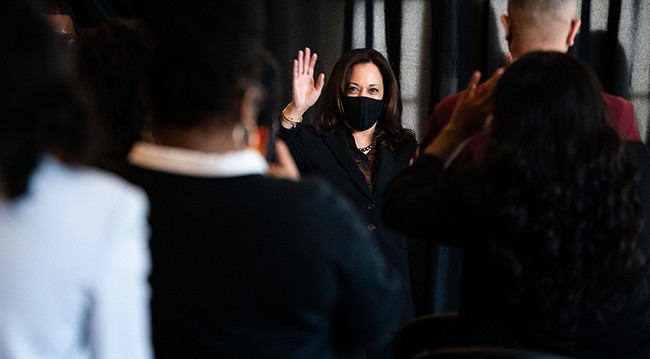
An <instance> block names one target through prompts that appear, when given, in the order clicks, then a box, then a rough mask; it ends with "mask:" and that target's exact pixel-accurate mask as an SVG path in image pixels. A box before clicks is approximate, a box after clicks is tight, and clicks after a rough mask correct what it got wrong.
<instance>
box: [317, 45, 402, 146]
mask: <svg viewBox="0 0 650 359" xmlns="http://www.w3.org/2000/svg"><path fill="white" fill-rule="evenodd" d="M367 63H372V64H374V65H376V66H377V68H379V72H380V73H381V76H382V78H383V80H384V110H383V111H382V113H381V116H380V117H379V120H378V122H377V127H376V129H375V137H376V138H377V142H378V143H380V144H381V145H382V146H384V147H386V148H388V149H390V150H391V151H394V150H395V149H396V148H398V147H399V146H401V145H402V144H404V143H406V142H408V141H409V140H410V139H411V138H412V137H413V136H414V134H413V131H411V130H407V129H405V128H403V127H402V98H401V96H400V92H399V87H398V84H397V79H396V78H395V74H394V73H393V69H392V68H391V67H390V63H389V62H388V60H387V59H386V58H385V57H384V55H382V54H381V53H379V52H378V51H376V50H373V49H355V50H352V51H349V52H347V53H345V54H343V56H341V58H340V59H339V60H338V61H337V62H336V64H335V65H334V69H332V74H331V75H330V77H329V80H328V81H327V84H326V85H325V88H324V89H323V94H322V97H321V103H320V106H319V108H318V116H317V117H316V120H315V121H314V128H315V129H316V131H317V132H318V133H319V134H321V135H325V134H328V133H331V132H332V131H333V130H334V128H336V126H338V124H339V123H340V122H341V121H342V119H343V118H345V110H344V109H343V104H342V102H341V98H342V97H345V96H346V93H347V87H348V83H349V82H350V74H351V73H352V68H353V67H354V66H355V65H357V64H367Z"/></svg>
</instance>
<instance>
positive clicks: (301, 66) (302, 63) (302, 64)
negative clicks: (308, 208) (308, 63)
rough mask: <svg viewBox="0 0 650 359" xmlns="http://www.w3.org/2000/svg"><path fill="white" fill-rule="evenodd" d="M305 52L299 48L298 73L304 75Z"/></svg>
mask: <svg viewBox="0 0 650 359" xmlns="http://www.w3.org/2000/svg"><path fill="white" fill-rule="evenodd" d="M303 60H304V59H303V52H302V50H298V75H302V73H303V67H304V62H303Z"/></svg>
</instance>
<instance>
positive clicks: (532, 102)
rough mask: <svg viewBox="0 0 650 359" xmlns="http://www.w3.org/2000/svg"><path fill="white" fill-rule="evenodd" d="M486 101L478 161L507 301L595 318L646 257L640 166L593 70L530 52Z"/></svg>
mask: <svg viewBox="0 0 650 359" xmlns="http://www.w3.org/2000/svg"><path fill="white" fill-rule="evenodd" d="M493 110H494V119H493V122H492V127H491V131H492V134H491V138H490V141H489V143H488V145H487V148H486V153H485V156H486V163H485V166H486V167H485V168H486V174H487V183H488V186H489V187H490V190H491V195H492V196H493V201H494V204H495V206H496V207H497V208H499V211H498V214H497V216H498V223H497V224H495V225H496V226H498V228H500V229H501V230H502V232H500V234H501V236H500V238H498V239H495V241H494V243H495V245H494V254H495V258H494V259H495V264H496V266H495V268H496V269H497V270H499V271H500V275H501V276H502V277H501V279H499V280H498V281H499V283H501V284H502V285H503V286H504V287H505V288H507V291H506V292H507V293H508V294H507V297H508V300H509V301H511V304H515V305H517V304H522V303H525V304H526V305H525V307H527V308H530V307H531V306H532V307H536V308H539V310H540V313H541V315H542V317H543V318H552V319H553V320H560V321H561V322H563V323H566V324H567V325H569V328H573V329H574V330H575V329H576V328H577V326H578V324H579V323H580V322H581V321H582V320H594V319H595V320H602V319H603V318H604V317H605V315H606V314H608V313H611V312H613V311H615V310H617V309H619V308H621V307H622V306H623V305H624V304H625V303H626V300H627V298H628V297H629V293H630V292H631V291H632V290H633V289H634V286H635V283H636V282H637V280H638V279H639V278H640V277H639V276H641V275H646V273H647V265H646V257H645V254H644V253H643V251H642V249H641V248H640V247H639V243H638V241H639V234H640V231H641V228H642V224H643V217H644V209H643V205H642V202H641V199H640V195H639V193H638V181H639V179H638V177H639V175H638V169H637V168H636V166H635V164H634V161H633V158H631V154H630V153H628V152H627V151H626V147H625V145H624V142H623V141H622V139H621V138H620V137H619V135H618V132H617V131H616V129H615V127H614V125H613V123H612V122H611V120H610V119H609V117H608V112H607V110H606V108H605V105H604V102H603V93H602V89H601V87H600V84H599V82H598V80H597V79H596V77H595V75H594V74H593V73H592V71H591V70H590V69H589V68H588V67H587V66H586V65H585V64H584V63H583V62H582V61H580V60H578V59H577V58H575V57H573V56H570V55H566V54H561V53H555V52H536V53H531V54H528V55H526V56H523V57H522V58H520V59H518V60H517V61H516V62H515V63H514V64H513V65H512V66H510V67H509V68H508V69H507V71H506V72H505V73H504V75H503V77H502V78H501V80H500V82H499V84H498V86H497V88H496V90H495V94H494V102H493ZM504 232H505V233H504ZM503 274H505V275H506V276H505V278H504V277H503ZM495 278H496V277H495Z"/></svg>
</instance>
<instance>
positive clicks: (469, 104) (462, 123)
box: [449, 68, 503, 139]
mask: <svg viewBox="0 0 650 359" xmlns="http://www.w3.org/2000/svg"><path fill="white" fill-rule="evenodd" d="M502 74H503V68H500V69H498V70H496V71H495V72H494V74H493V75H492V76H491V77H490V78H489V79H488V80H486V81H485V82H484V83H482V84H481V85H478V81H479V80H480V79H481V73H480V72H478V71H476V72H474V73H473V74H472V77H471V79H470V81H469V85H468V86H467V90H466V91H465V93H464V94H463V96H462V97H461V99H460V101H458V103H457V104H456V108H455V109H454V112H453V114H452V116H451V120H450V121H449V126H452V127H455V129H456V130H458V134H459V135H460V136H461V137H463V138H464V139H468V138H470V137H472V136H475V135H478V134H480V133H482V132H483V131H484V130H485V129H486V128H487V125H488V124H489V122H490V120H491V116H492V113H491V112H492V107H491V105H492V93H493V92H494V89H495V88H496V85H497V83H498V82H499V79H500V78H501V75H502Z"/></svg>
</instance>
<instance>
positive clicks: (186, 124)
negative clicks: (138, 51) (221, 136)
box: [149, 0, 264, 131]
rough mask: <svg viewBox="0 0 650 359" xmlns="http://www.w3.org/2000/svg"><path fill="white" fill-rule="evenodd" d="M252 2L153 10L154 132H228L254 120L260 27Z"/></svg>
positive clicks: (238, 0) (180, 5) (185, 3)
mask: <svg viewBox="0 0 650 359" xmlns="http://www.w3.org/2000/svg"><path fill="white" fill-rule="evenodd" d="M262 8H263V6H262V4H261V3H260V2H259V1H256V0H232V1H200V0H192V1H183V2H176V1H171V2H168V3H166V4H165V5H164V6H158V7H156V9H155V12H154V14H153V18H152V34H153V37H154V43H155V50H154V57H153V60H152V68H151V76H150V81H149V83H150V89H151V90H150V91H151V96H152V104H153V111H154V127H156V128H157V129H158V130H165V129H166V128H179V129H188V128H198V127H210V128H212V129H223V130H225V131H230V130H231V129H232V127H233V126H235V125H237V124H241V123H242V122H246V124H250V123H251V122H252V123H254V122H255V121H256V120H257V111H256V110H255V109H253V110H255V111H252V112H251V106H254V105H255V103H256V101H257V100H258V97H259V96H257V97H256V95H255V94H257V93H259V91H258V90H259V85H258V73H259V64H260V53H261V38H262V30H263V28H264V17H263V13H262V10H261V9H262Z"/></svg>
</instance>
